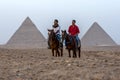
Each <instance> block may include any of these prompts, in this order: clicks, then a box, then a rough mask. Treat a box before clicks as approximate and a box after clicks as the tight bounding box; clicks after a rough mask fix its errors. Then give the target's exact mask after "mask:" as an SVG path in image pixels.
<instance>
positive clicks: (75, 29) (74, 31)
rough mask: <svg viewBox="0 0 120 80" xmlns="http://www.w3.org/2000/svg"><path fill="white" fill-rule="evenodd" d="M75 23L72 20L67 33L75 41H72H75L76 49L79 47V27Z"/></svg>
mask: <svg viewBox="0 0 120 80" xmlns="http://www.w3.org/2000/svg"><path fill="white" fill-rule="evenodd" d="M75 23H76V20H72V25H70V26H69V29H68V32H69V35H70V36H71V37H72V38H74V39H75V40H74V41H75V46H76V49H77V48H78V47H79V46H80V39H79V37H78V34H79V33H80V30H79V27H78V26H77V25H76V24H75ZM66 46H67V44H66ZM66 48H67V47H66Z"/></svg>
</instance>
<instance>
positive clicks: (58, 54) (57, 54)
mask: <svg viewBox="0 0 120 80" xmlns="http://www.w3.org/2000/svg"><path fill="white" fill-rule="evenodd" d="M57 56H60V53H59V51H58V49H56V57H57Z"/></svg>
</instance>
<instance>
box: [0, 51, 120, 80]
mask: <svg viewBox="0 0 120 80" xmlns="http://www.w3.org/2000/svg"><path fill="white" fill-rule="evenodd" d="M51 55H52V54H51V51H50V50H48V49H22V50H18V49H0V80H120V52H118V51H117V52H115V51H82V53H81V58H68V53H67V51H66V50H64V56H63V57H62V58H61V57H52V56H51Z"/></svg>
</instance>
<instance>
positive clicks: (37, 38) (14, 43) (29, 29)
mask: <svg viewBox="0 0 120 80" xmlns="http://www.w3.org/2000/svg"><path fill="white" fill-rule="evenodd" d="M7 46H9V47H14V48H39V47H46V39H45V38H44V36H43V35H42V34H41V32H40V31H39V30H38V29H37V28H36V26H35V24H34V23H33V22H32V21H31V19H30V18H29V17H27V18H26V19H25V21H24V22H23V23H22V25H21V26H20V28H19V29H18V30H17V31H16V32H15V33H14V35H13V36H12V37H11V39H10V40H9V41H8V43H7Z"/></svg>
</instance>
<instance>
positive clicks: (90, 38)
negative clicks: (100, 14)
mask: <svg viewBox="0 0 120 80" xmlns="http://www.w3.org/2000/svg"><path fill="white" fill-rule="evenodd" d="M81 44H82V46H113V45H117V44H116V43H115V42H114V41H113V40H112V38H111V37H110V36H109V35H108V34H107V33H106V32H105V31H104V30H103V29H102V28H101V27H100V25H99V24H98V23H97V22H95V23H93V25H92V26H91V28H90V29H89V30H88V31H87V33H86V34H85V35H84V36H83V37H82V39H81Z"/></svg>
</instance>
